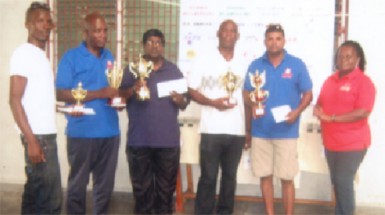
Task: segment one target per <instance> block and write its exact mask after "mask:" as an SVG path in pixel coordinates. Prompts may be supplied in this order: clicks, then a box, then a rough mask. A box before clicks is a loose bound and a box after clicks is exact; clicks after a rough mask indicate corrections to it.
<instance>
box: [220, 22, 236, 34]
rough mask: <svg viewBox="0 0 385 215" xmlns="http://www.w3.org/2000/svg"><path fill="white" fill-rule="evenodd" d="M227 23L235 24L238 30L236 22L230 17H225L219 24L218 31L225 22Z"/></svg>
mask: <svg viewBox="0 0 385 215" xmlns="http://www.w3.org/2000/svg"><path fill="white" fill-rule="evenodd" d="M227 23H232V24H233V25H234V26H235V28H236V29H237V32H238V24H237V23H236V22H235V21H234V20H232V19H226V20H224V21H223V22H221V24H220V25H219V29H218V31H220V30H221V29H222V28H223V27H224V26H225V24H227Z"/></svg>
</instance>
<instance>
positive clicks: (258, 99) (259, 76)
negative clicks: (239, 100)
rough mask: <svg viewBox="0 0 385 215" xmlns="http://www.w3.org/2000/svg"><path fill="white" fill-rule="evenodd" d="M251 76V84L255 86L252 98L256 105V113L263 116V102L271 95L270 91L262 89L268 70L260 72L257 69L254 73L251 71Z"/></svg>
mask: <svg viewBox="0 0 385 215" xmlns="http://www.w3.org/2000/svg"><path fill="white" fill-rule="evenodd" d="M249 78H250V83H251V86H253V87H254V91H253V92H251V93H250V100H251V102H252V103H253V104H254V105H256V109H255V115H256V116H262V115H264V114H265V107H264V106H263V102H265V101H266V99H267V97H268V96H269V92H268V91H267V90H262V87H263V86H264V85H265V83H266V72H265V71H263V72H262V73H259V71H258V70H256V71H255V74H254V75H253V74H251V73H249Z"/></svg>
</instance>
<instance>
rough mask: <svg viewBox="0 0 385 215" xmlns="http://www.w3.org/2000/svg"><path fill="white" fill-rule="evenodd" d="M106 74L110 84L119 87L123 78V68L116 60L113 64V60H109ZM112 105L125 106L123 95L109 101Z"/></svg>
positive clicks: (115, 87)
mask: <svg viewBox="0 0 385 215" xmlns="http://www.w3.org/2000/svg"><path fill="white" fill-rule="evenodd" d="M106 76H107V80H108V84H109V85H110V87H112V88H114V89H119V87H120V84H121V83H122V79H123V69H121V68H118V66H117V64H116V61H115V62H114V63H113V64H112V62H111V61H107V69H106ZM109 104H110V105H111V106H112V107H124V106H125V104H124V103H123V99H122V98H121V97H114V98H112V99H111V100H110V101H109Z"/></svg>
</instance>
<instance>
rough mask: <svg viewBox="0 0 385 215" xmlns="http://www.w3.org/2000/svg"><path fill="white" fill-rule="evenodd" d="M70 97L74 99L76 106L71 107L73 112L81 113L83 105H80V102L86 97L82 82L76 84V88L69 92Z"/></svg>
mask: <svg viewBox="0 0 385 215" xmlns="http://www.w3.org/2000/svg"><path fill="white" fill-rule="evenodd" d="M71 94H72V97H73V98H74V99H75V101H76V104H75V105H74V107H73V110H74V111H82V110H83V108H84V105H83V104H82V101H83V100H84V98H86V96H87V90H85V89H83V85H82V82H79V83H78V87H77V88H75V89H72V90H71Z"/></svg>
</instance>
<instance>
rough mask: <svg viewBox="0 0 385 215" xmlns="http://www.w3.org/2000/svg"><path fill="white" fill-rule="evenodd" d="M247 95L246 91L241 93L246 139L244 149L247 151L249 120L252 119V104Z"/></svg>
mask: <svg viewBox="0 0 385 215" xmlns="http://www.w3.org/2000/svg"><path fill="white" fill-rule="evenodd" d="M249 93H250V92H248V91H245V90H244V91H243V101H244V103H245V129H246V131H245V134H246V135H245V138H246V140H245V141H246V142H245V147H244V148H245V149H248V148H250V146H251V119H252V117H253V115H252V107H253V104H252V103H251V101H250V96H249Z"/></svg>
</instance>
